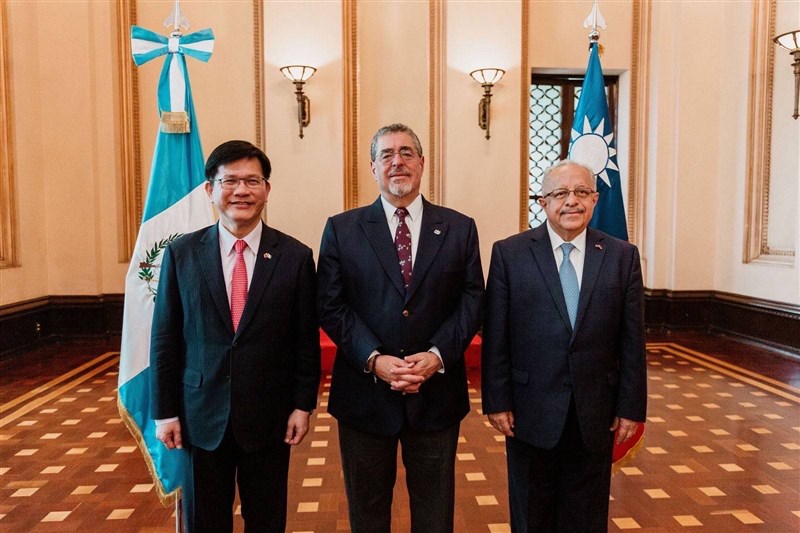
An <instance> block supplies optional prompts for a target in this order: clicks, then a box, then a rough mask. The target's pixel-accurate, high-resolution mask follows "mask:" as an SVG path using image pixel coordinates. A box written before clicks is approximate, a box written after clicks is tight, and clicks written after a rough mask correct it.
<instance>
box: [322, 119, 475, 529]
mask: <svg viewBox="0 0 800 533" xmlns="http://www.w3.org/2000/svg"><path fill="white" fill-rule="evenodd" d="M370 156H371V163H370V165H371V168H372V172H373V174H374V176H375V180H376V181H377V183H378V189H379V190H380V197H379V198H378V199H377V200H376V201H375V202H374V203H373V204H372V205H370V206H367V207H362V208H359V209H353V210H351V211H347V212H345V213H342V214H340V215H337V216H334V217H331V218H330V219H329V220H328V223H327V226H326V227H325V231H324V233H323V236H322V245H321V247H320V257H319V267H318V279H319V299H318V305H319V314H320V322H321V324H322V327H323V329H324V330H325V332H326V333H327V334H328V335H329V336H330V337H331V339H333V341H334V342H335V343H336V346H337V352H336V359H335V362H334V367H333V377H332V383H331V393H330V403H329V407H328V410H329V412H330V413H331V414H332V415H333V416H334V417H336V419H337V420H338V422H339V445H340V448H341V454H342V466H343V470H344V481H345V489H346V491H347V500H348V509H349V513H350V528H351V530H352V531H353V532H356V533H361V532H370V533H384V532H385V533H388V532H389V531H390V524H391V508H392V491H393V487H394V483H395V476H396V472H397V465H396V462H397V461H396V459H397V445H398V442H399V443H400V445H401V447H402V457H403V464H404V466H405V469H406V485H407V488H408V492H409V497H410V506H411V530H412V531H415V532H424V533H437V532H450V531H452V530H453V505H454V492H455V491H454V485H455V479H454V470H455V453H456V446H457V443H458V430H459V425H460V422H461V419H462V418H464V416H465V415H466V414H467V412H468V411H469V399H468V396H467V379H466V369H465V365H464V350H465V349H466V348H467V346H468V345H469V343H470V341H471V340H472V338H473V336H474V335H475V332H476V331H477V329H478V327H479V326H480V319H481V311H482V309H481V307H482V298H483V285H484V284H483V272H482V269H481V260H480V251H479V249H478V233H477V229H476V227H475V222H474V221H473V220H472V219H470V218H468V217H466V216H464V215H462V214H460V213H457V212H456V211H453V210H451V209H447V208H444V207H439V206H436V205H433V204H431V203H429V202H428V201H427V200H425V199H424V198H423V197H422V196H421V195H420V194H419V188H420V179H421V176H422V171H423V168H424V164H425V159H424V158H423V156H422V146H421V145H420V142H419V139H418V138H417V136H416V135H415V134H414V132H413V131H412V130H411V129H410V128H408V126H405V125H403V124H392V125H390V126H386V127H383V128H381V129H379V130H378V132H377V133H376V134H375V136H374V137H373V138H372V145H371V148H370Z"/></svg>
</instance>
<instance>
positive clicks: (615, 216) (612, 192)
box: [569, 42, 628, 241]
mask: <svg viewBox="0 0 800 533" xmlns="http://www.w3.org/2000/svg"><path fill="white" fill-rule="evenodd" d="M571 137H572V138H571V139H570V146H569V158H570V159H572V160H573V161H578V162H580V163H583V164H584V165H586V166H588V167H589V168H591V169H592V171H593V172H594V173H595V176H597V190H598V191H599V192H600V198H599V199H598V200H597V205H596V206H595V208H594V215H593V216H592V220H591V222H590V223H589V226H591V227H593V228H595V229H599V230H600V231H604V232H606V233H608V234H609V235H612V236H614V237H617V238H619V239H623V240H626V241H627V240H628V223H627V219H626V218H625V207H624V204H623V203H622V186H621V182H620V176H619V167H618V166H617V143H616V141H615V140H614V132H613V131H612V130H611V121H610V119H609V113H608V100H606V91H605V83H604V82H603V67H601V66H600V57H599V56H598V51H597V43H596V42H594V43H592V45H591V48H590V52H589V66H588V67H587V68H586V77H585V78H584V80H583V88H582V89H581V97H580V99H579V100H578V108H577V109H576V110H575V120H574V121H573V123H572V135H571Z"/></svg>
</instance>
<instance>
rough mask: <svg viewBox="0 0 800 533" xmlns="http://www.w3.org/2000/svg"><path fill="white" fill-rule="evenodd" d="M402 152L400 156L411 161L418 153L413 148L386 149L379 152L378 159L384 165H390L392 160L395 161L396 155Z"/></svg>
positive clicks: (406, 160)
mask: <svg viewBox="0 0 800 533" xmlns="http://www.w3.org/2000/svg"><path fill="white" fill-rule="evenodd" d="M397 154H400V158H401V159H402V160H403V161H405V162H409V161H412V160H414V158H416V157H417V153H416V152H415V151H414V150H412V149H411V148H400V150H398V151H397V152H395V151H392V150H384V151H382V152H381V153H380V154H378V160H380V162H381V163H383V164H384V165H388V164H389V163H391V162H392V161H394V156H396V155H397Z"/></svg>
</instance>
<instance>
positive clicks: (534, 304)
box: [481, 161, 647, 533]
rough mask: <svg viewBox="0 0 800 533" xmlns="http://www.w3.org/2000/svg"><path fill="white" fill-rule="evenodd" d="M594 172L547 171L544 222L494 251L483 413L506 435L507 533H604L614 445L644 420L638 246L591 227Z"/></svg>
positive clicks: (569, 166)
mask: <svg viewBox="0 0 800 533" xmlns="http://www.w3.org/2000/svg"><path fill="white" fill-rule="evenodd" d="M595 179H596V178H595V176H594V174H593V173H592V171H591V170H590V169H589V168H587V167H584V166H583V165H579V164H577V163H574V162H571V161H562V162H560V163H558V164H557V165H555V166H553V167H551V168H550V169H549V170H548V171H547V172H546V173H545V178H544V182H543V183H542V191H543V195H542V197H541V198H540V199H539V205H541V206H542V208H543V209H544V211H545V213H546V215H547V222H546V223H545V224H542V225H541V226H539V227H537V228H535V229H532V230H529V231H525V232H523V233H520V234H519V235H514V236H512V237H509V238H507V239H505V240H502V241H498V242H496V243H495V244H494V247H493V249H492V262H491V265H490V268H489V279H488V284H487V315H486V323H485V324H484V330H483V354H482V361H481V370H482V378H481V386H482V389H483V391H482V394H483V411H484V413H486V414H488V416H489V421H490V422H491V424H492V426H494V427H495V428H496V429H497V430H498V431H500V432H501V433H502V434H503V435H505V436H506V453H507V461H508V483H509V500H510V506H511V519H512V529H513V531H517V532H520V531H522V532H524V531H530V532H535V531H559V532H565V533H566V532H576V531H580V532H582V533H587V532H597V531H606V530H607V527H608V525H607V522H608V498H609V491H610V483H611V457H612V448H613V444H614V438H615V433H616V440H617V442H619V443H622V442H624V441H626V440H628V439H629V438H631V437H632V436H633V435H634V433H635V432H636V427H637V421H643V420H644V418H645V408H646V403H647V383H646V366H645V338H644V314H643V301H644V292H643V286H642V273H641V268H640V265H639V252H638V251H637V249H636V247H635V246H633V245H631V244H629V243H627V242H624V241H621V240H618V239H615V238H613V237H611V236H609V235H606V234H605V233H602V232H600V231H596V230H593V229H587V226H588V224H589V221H590V220H591V218H592V212H593V210H594V205H595V203H596V202H597V194H598V193H597V192H596V191H595Z"/></svg>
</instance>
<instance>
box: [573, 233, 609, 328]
mask: <svg viewBox="0 0 800 533" xmlns="http://www.w3.org/2000/svg"><path fill="white" fill-rule="evenodd" d="M604 238H605V236H604V235H603V234H602V233H598V232H596V231H593V230H592V229H591V228H590V229H587V230H586V250H585V251H584V254H583V279H582V281H581V294H580V298H579V299H578V312H577V315H576V316H575V330H576V331H577V330H578V328H580V325H581V321H582V320H583V317H584V315H585V314H586V308H587V307H588V306H589V300H591V298H592V291H594V286H595V284H596V283H597V278H598V277H599V275H600V267H601V266H602V264H603V258H605V256H606V250H605V247H604V246H603V244H602V242H603V239H604Z"/></svg>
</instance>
